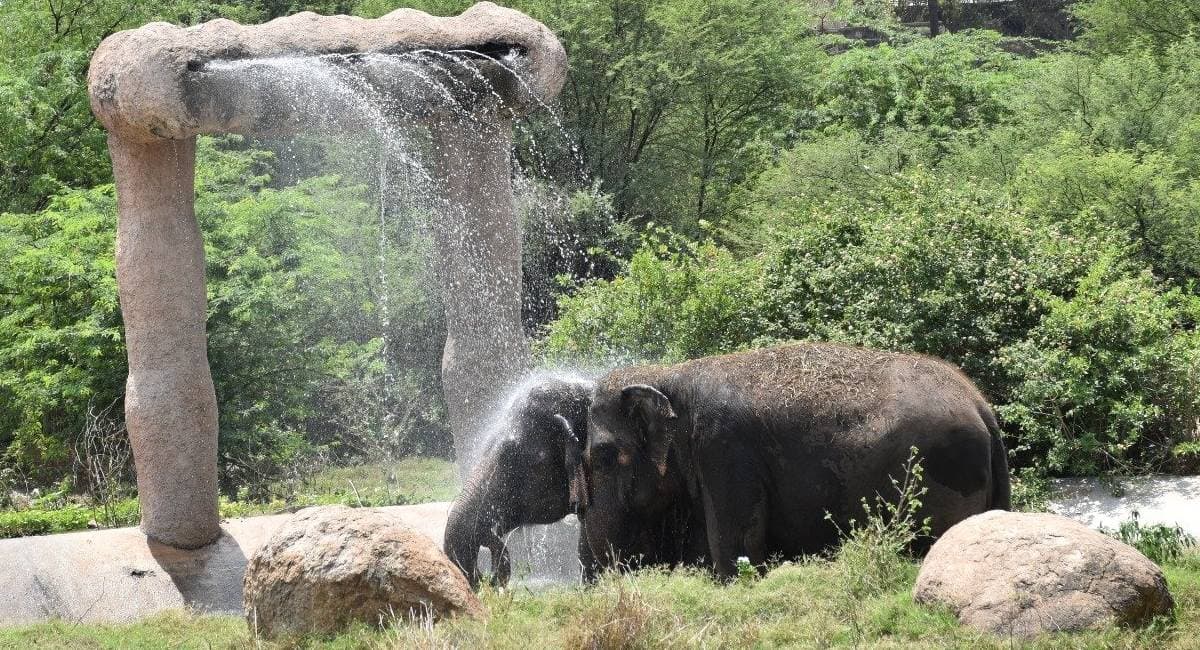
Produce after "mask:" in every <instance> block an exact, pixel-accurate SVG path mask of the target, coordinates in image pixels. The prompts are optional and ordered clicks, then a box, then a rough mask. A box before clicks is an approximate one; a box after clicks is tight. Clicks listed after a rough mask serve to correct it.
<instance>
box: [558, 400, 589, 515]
mask: <svg viewBox="0 0 1200 650" xmlns="http://www.w3.org/2000/svg"><path fill="white" fill-rule="evenodd" d="M554 420H555V421H556V422H558V426H559V428H560V429H562V435H563V451H564V454H563V462H564V463H565V464H566V468H567V476H568V477H570V479H569V484H568V494H569V498H570V504H571V509H572V510H574V511H575V512H580V511H582V510H583V509H584V508H586V507H587V505H588V502H589V501H590V499H589V495H590V493H591V490H590V488H589V486H588V480H587V472H586V471H584V467H583V440H581V439H580V437H579V434H578V433H576V432H575V427H573V426H571V421H570V420H568V419H567V418H565V417H563V416H562V414H558V413H556V414H555V415H554Z"/></svg>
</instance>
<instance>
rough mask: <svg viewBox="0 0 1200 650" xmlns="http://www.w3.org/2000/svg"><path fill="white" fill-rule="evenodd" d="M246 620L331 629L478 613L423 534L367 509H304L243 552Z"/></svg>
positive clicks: (293, 628) (270, 631)
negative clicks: (245, 559) (248, 554)
mask: <svg viewBox="0 0 1200 650" xmlns="http://www.w3.org/2000/svg"><path fill="white" fill-rule="evenodd" d="M243 593H244V599H245V606H246V620H247V622H248V623H249V624H250V626H251V628H252V629H254V630H256V631H257V632H258V633H259V634H262V635H264V636H266V637H273V636H277V635H281V634H285V635H295V634H310V633H333V632H337V631H338V630H341V629H343V628H345V627H346V626H347V625H348V624H349V623H351V622H354V621H363V622H366V623H368V624H371V625H379V624H381V623H386V622H388V621H390V620H392V619H393V618H404V617H407V616H415V617H425V616H432V617H433V618H434V619H438V618H442V617H445V616H448V615H454V614H465V615H469V616H481V615H482V614H483V606H482V605H481V604H480V602H479V600H478V599H477V598H476V597H475V594H473V593H472V592H471V588H470V586H469V585H468V584H467V580H466V578H465V577H464V576H463V574H462V572H460V571H459V570H458V568H457V567H455V566H454V565H453V564H451V562H450V560H449V558H447V557H446V555H445V554H444V553H442V551H441V549H440V548H439V547H438V546H437V544H435V543H434V542H433V541H432V540H430V539H429V538H428V537H426V536H424V535H422V534H420V533H418V532H416V531H415V530H413V529H412V528H409V527H408V526H407V525H405V524H404V523H403V522H402V521H401V520H400V519H399V518H397V517H396V516H394V515H389V514H388V513H386V512H385V511H382V510H376V509H372V508H347V507H345V506H328V507H319V508H306V509H304V510H301V511H300V512H298V513H296V515H295V516H294V517H292V518H291V519H289V520H288V521H287V522H286V523H284V524H283V525H282V526H280V527H279V530H277V531H276V532H275V534H274V535H272V536H271V538H270V539H269V540H267V542H266V543H265V544H263V545H262V546H261V547H259V549H258V551H257V552H256V553H255V554H254V556H253V557H251V558H250V561H249V564H248V565H247V566H246V577H245V583H244V592H243Z"/></svg>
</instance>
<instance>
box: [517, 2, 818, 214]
mask: <svg viewBox="0 0 1200 650" xmlns="http://www.w3.org/2000/svg"><path fill="white" fill-rule="evenodd" d="M515 6H516V8H518V9H521V10H523V11H526V12H528V13H529V14H530V15H532V16H534V17H535V18H537V19H539V20H542V21H544V22H545V23H546V24H547V25H548V26H549V27H550V28H551V29H552V30H554V31H555V33H556V34H558V36H559V38H560V39H562V41H563V42H564V43H565V44H566V45H567V47H568V49H569V51H570V57H569V63H570V78H569V80H568V87H567V90H566V91H565V92H564V93H563V95H562V98H561V103H562V110H563V117H564V122H565V124H566V126H567V128H568V129H570V131H571V132H572V135H573V136H574V138H577V139H578V156H579V158H580V159H581V162H582V164H583V166H584V169H585V171H586V172H587V173H588V175H589V176H590V177H591V178H594V179H597V180H599V181H601V189H602V190H603V191H605V192H607V193H610V194H612V195H613V196H614V200H615V207H616V210H617V213H618V214H619V215H621V216H622V217H630V216H637V215H647V216H651V217H654V218H657V219H660V221H664V222H666V223H674V224H678V225H680V226H681V227H683V228H686V229H694V228H695V226H696V221H697V219H703V218H712V217H713V216H714V215H720V214H723V213H724V212H725V210H726V206H725V205H724V200H725V197H726V195H727V194H728V193H729V192H730V190H731V189H732V188H733V186H734V185H736V184H737V183H739V182H741V181H743V180H745V179H747V178H750V177H752V176H753V175H754V173H755V172H756V171H757V170H758V169H759V168H760V167H761V157H762V155H763V148H762V147H760V146H758V145H757V144H755V143H756V141H759V140H762V141H768V142H779V141H780V140H781V138H782V137H783V136H784V135H785V133H786V130H787V128H788V126H789V120H790V119H791V117H792V109H793V106H794V104H795V102H796V101H797V97H798V93H799V92H800V90H801V86H800V85H799V81H800V79H802V78H803V76H804V75H805V74H806V71H807V70H809V69H812V68H813V66H815V65H818V64H819V61H820V58H821V55H820V54H819V53H818V51H817V50H816V48H815V43H814V42H812V41H811V40H808V39H804V38H803V35H804V32H805V30H806V24H807V18H806V15H805V13H804V9H803V6H802V4H801V3H776V2H772V3H750V2H744V1H741V0H721V1H720V2H699V1H697V0H671V1H669V2H651V1H649V0H634V1H632V2H619V3H598V2H594V1H593V0H569V1H566V2H563V1H559V0H555V1H553V2H550V1H543V0H529V1H525V2H518V3H516V4H515ZM558 156H559V157H560V158H563V159H570V158H572V157H573V155H572V154H571V152H570V151H565V150H564V151H561V152H558ZM562 165H564V166H567V167H571V166H573V162H572V161H570V160H566V161H565V162H564V163H562Z"/></svg>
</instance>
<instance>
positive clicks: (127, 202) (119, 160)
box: [108, 133, 221, 548]
mask: <svg viewBox="0 0 1200 650" xmlns="http://www.w3.org/2000/svg"><path fill="white" fill-rule="evenodd" d="M108 148H109V153H110V155H111V156H112V162H113V175H114V176H115V177H116V180H117V205H118V209H119V212H120V218H119V220H118V226H117V286H118V289H119V293H120V299H121V313H122V316H123V317H124V319H125V345H126V347H127V349H128V354H129V378H128V380H127V382H126V388H125V419H126V424H127V426H128V429H129V439H130V442H131V443H132V446H133V456H134V464H135V466H136V468H137V484H138V497H139V499H140V501H141V507H142V530H143V531H144V532H145V533H146V535H148V536H149V537H151V538H153V539H155V540H157V541H159V542H162V543H164V544H168V545H171V546H175V547H178V548H197V547H200V546H204V545H206V544H209V543H211V542H213V541H214V540H216V539H217V537H218V536H219V535H220V532H221V531H220V527H219V523H220V518H219V515H218V513H217V398H216V393H215V392H214V390H213V382H212V376H211V375H210V373H209V368H208V350H207V344H206V338H205V316H206V308H205V304H206V297H207V296H206V291H205V281H204V280H205V279H204V242H203V240H202V239H201V235H200V228H199V226H198V224H197V223H196V216H195V211H194V208H193V202H194V189H193V186H194V177H195V169H194V168H195V157H196V139H195V137H190V138H186V139H183V140H155V141H152V142H137V141H133V140H130V139H127V138H124V137H122V136H121V135H119V134H116V133H114V134H110V135H109V138H108Z"/></svg>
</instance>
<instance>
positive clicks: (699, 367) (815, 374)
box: [601, 343, 983, 416]
mask: <svg viewBox="0 0 1200 650" xmlns="http://www.w3.org/2000/svg"><path fill="white" fill-rule="evenodd" d="M914 380H920V381H921V382H922V383H925V382H929V385H930V386H931V387H937V388H944V387H947V386H949V385H956V387H957V388H958V389H959V390H957V391H951V393H952V394H957V395H964V393H962V392H959V391H961V390H962V389H966V391H967V392H966V393H965V395H970V396H972V397H975V398H977V399H978V401H980V402H983V397H982V395H980V394H979V392H978V390H977V389H976V388H975V386H974V384H972V383H971V381H970V380H969V379H967V378H966V377H965V376H964V375H963V374H962V373H961V372H960V371H959V370H958V369H957V368H955V367H954V366H953V365H951V364H949V363H947V362H945V361H942V360H940V359H936V358H934V357H929V356H925V355H921V354H911V353H900V352H888V351H882V350H872V349H868V348H859V347H852V346H848V345H840V344H836V343H789V344H783V345H777V346H773V347H769V348H762V349H758V350H747V351H743V352H734V353H731V354H724V355H720V356H713V357H704V358H701V359H695V360H692V361H685V362H682V363H678V364H674V365H669V366H637V367H631V368H623V369H619V370H616V371H613V372H612V373H610V374H609V375H608V376H606V377H605V378H604V379H603V380H602V382H601V385H602V386H603V387H605V388H619V387H621V386H626V385H629V384H635V383H645V384H650V385H657V386H666V385H674V386H675V387H677V388H683V387H685V386H687V385H689V384H690V385H696V384H697V383H698V382H706V383H709V384H711V383H717V384H723V385H724V386H727V387H728V388H730V389H733V390H734V391H736V392H737V394H738V395H739V397H741V398H743V399H745V400H747V401H748V402H749V404H750V405H751V406H753V407H755V408H758V407H761V406H764V405H767V406H773V407H778V406H783V407H785V408H787V407H800V408H803V409H804V410H806V411H808V412H809V413H810V414H812V415H836V414H837V413H839V412H840V413H841V414H842V415H845V416H853V415H861V414H865V413H868V412H875V413H878V412H879V406H880V404H881V403H883V402H885V401H887V400H889V399H890V398H892V397H894V395H895V394H896V392H897V391H898V390H900V388H901V387H902V384H903V383H905V382H908V381H914ZM933 392H936V393H942V392H944V391H933ZM851 411H853V412H854V413H851Z"/></svg>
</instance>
